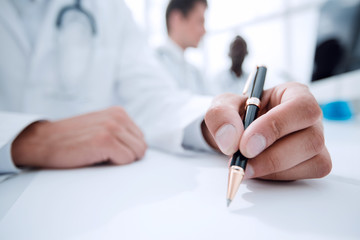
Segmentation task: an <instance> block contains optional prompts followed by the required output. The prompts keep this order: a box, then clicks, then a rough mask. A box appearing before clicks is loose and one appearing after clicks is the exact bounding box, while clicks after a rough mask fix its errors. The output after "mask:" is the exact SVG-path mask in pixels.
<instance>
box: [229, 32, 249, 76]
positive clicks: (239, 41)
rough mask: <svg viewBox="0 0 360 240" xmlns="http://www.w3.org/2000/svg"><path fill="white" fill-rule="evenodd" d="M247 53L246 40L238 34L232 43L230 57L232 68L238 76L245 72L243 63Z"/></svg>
mask: <svg viewBox="0 0 360 240" xmlns="http://www.w3.org/2000/svg"><path fill="white" fill-rule="evenodd" d="M247 54H248V49H247V44H246V41H245V40H244V39H243V38H242V37H240V36H236V37H235V40H234V41H233V42H232V43H231V45H230V52H229V57H230V58H231V60H232V66H231V70H232V71H233V72H234V73H235V74H236V76H238V77H241V75H242V74H243V71H242V64H243V62H244V59H245V57H246V55H247Z"/></svg>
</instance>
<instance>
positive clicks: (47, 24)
mask: <svg viewBox="0 0 360 240" xmlns="http://www.w3.org/2000/svg"><path fill="white" fill-rule="evenodd" d="M70 4H73V1H72V0H57V1H55V0H54V1H50V2H49V6H48V9H47V11H46V15H45V16H44V19H43V21H42V25H41V29H40V31H39V36H38V38H37V40H36V42H35V44H34V52H33V53H34V54H33V58H32V61H31V69H34V67H36V66H38V64H40V63H41V61H42V60H43V58H44V57H46V54H49V53H50V52H51V50H53V49H55V48H54V44H56V41H55V40H56V39H55V37H56V34H55V33H56V31H57V29H56V25H55V22H56V18H57V16H58V14H59V12H60V10H61V8H62V7H63V6H67V5H70Z"/></svg>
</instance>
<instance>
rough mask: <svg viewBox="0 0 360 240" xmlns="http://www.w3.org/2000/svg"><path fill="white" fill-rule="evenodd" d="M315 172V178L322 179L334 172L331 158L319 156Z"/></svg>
mask: <svg viewBox="0 0 360 240" xmlns="http://www.w3.org/2000/svg"><path fill="white" fill-rule="evenodd" d="M315 170H316V172H315V175H316V176H315V177H317V178H322V177H325V176H327V175H328V174H329V173H330V172H331V170H332V163H331V160H330V157H328V156H324V155H319V156H318V161H317V163H316V168H315Z"/></svg>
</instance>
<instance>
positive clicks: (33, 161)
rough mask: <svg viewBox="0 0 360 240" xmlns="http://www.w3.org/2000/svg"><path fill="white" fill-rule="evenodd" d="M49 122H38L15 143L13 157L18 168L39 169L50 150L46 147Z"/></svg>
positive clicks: (12, 148)
mask: <svg viewBox="0 0 360 240" xmlns="http://www.w3.org/2000/svg"><path fill="white" fill-rule="evenodd" d="M48 124H49V122H47V121H38V122H35V123H32V124H30V125H29V126H27V127H26V128H25V129H24V130H23V131H22V132H21V133H20V134H19V135H18V136H17V137H16V138H15V140H14V141H13V143H12V145H11V156H12V159H13V162H14V164H15V165H16V166H17V167H39V166H42V164H41V161H42V160H43V157H41V156H46V152H47V151H49V149H48V148H47V147H46V146H45V145H44V143H46V142H47V140H46V138H44V137H43V136H46V134H43V133H44V130H45V127H46V126H47V125H48Z"/></svg>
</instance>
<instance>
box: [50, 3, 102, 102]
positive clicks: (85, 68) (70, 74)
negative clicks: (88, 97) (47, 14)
mask: <svg viewBox="0 0 360 240" xmlns="http://www.w3.org/2000/svg"><path fill="white" fill-rule="evenodd" d="M71 12H74V13H78V14H80V15H82V16H83V17H85V20H86V21H87V22H88V24H89V27H90V28H89V34H91V37H92V38H91V39H89V42H86V41H84V42H83V44H81V47H80V48H76V49H74V50H71V51H68V50H66V49H65V51H64V49H63V48H62V47H61V46H63V45H62V44H61V43H60V42H61V41H60V42H59V39H61V38H62V37H61V36H66V34H65V35H64V30H65V32H66V29H67V28H68V27H69V26H65V25H66V24H65V20H64V19H65V16H66V14H69V13H71ZM55 24H56V29H57V30H58V31H57V34H58V37H57V38H56V39H57V40H56V41H55V42H56V43H55V44H58V46H57V47H56V49H57V51H59V52H57V53H56V54H55V56H56V58H57V61H58V62H57V63H56V66H57V67H58V74H57V75H58V80H57V81H58V85H57V87H56V88H55V89H54V91H55V92H57V94H54V97H56V98H63V99H71V98H72V97H74V96H75V95H76V93H77V92H78V90H79V88H80V86H81V85H82V83H83V82H84V81H85V79H87V78H88V77H87V76H86V75H87V74H89V71H90V69H91V68H90V66H91V60H92V54H93V53H94V48H95V47H94V41H95V39H96V38H95V37H96V35H97V27H96V21H95V18H94V15H93V14H91V13H90V12H89V11H87V10H86V9H84V7H83V6H82V1H81V0H75V1H74V3H73V4H71V5H67V6H64V7H62V8H61V9H60V11H59V13H58V15H57V17H56V22H55ZM78 33H79V34H80V35H81V34H82V33H80V32H78ZM65 38H66V37H65ZM65 46H66V44H65ZM87 46H88V50H87V51H86V53H87V54H85V55H84V56H83V57H81V58H80V59H78V60H76V61H75V62H76V64H77V65H78V67H75V68H73V67H71V65H72V64H73V63H71V61H68V59H71V57H70V58H69V57H66V55H67V54H70V56H72V57H74V56H73V55H72V53H74V52H76V51H77V50H79V49H81V48H83V47H84V48H85V49H86V48H87ZM65 48H66V47H65ZM80 52H81V51H80ZM82 53H83V52H82ZM64 56H65V57H64ZM69 69H70V70H69Z"/></svg>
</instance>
